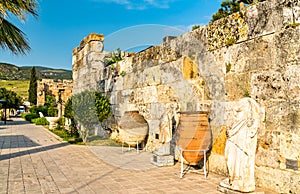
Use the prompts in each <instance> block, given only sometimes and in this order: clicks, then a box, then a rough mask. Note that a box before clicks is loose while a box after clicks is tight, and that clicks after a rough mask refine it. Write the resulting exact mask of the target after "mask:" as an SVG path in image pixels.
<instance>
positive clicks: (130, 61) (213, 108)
mask: <svg viewBox="0 0 300 194" xmlns="http://www.w3.org/2000/svg"><path fill="white" fill-rule="evenodd" d="M299 6H300V5H299V1H289V0H270V1H265V2H263V3H260V4H256V5H253V6H251V7H246V9H245V10H243V12H242V13H238V14H234V15H232V16H230V17H228V18H225V19H221V20H219V21H216V22H214V23H212V24H209V25H208V26H205V27H202V28H199V29H197V30H194V31H192V32H189V33H186V34H183V35H182V36H180V37H177V38H175V39H166V40H165V42H164V43H163V44H161V45H158V46H154V47H150V48H148V49H146V50H145V51H142V52H140V53H137V54H135V55H133V56H132V55H130V56H128V57H125V58H124V60H122V61H120V62H118V63H117V64H114V65H112V66H108V67H105V66H104V64H103V58H104V57H105V56H103V55H104V53H103V52H102V47H101V48H100V47H99V48H100V49H99V48H97V47H92V46H91V45H90V44H91V43H92V44H95V45H98V44H99V45H102V41H103V39H99V40H92V41H90V42H89V41H86V39H84V44H85V45H84V44H82V45H81V46H80V48H81V51H80V49H78V48H77V49H75V52H73V78H74V84H75V87H76V92H78V91H81V90H83V89H98V90H100V91H101V92H103V93H105V94H106V95H107V96H108V97H110V100H111V103H112V110H113V117H112V118H113V119H111V120H110V121H109V122H108V123H107V125H108V126H109V127H110V128H112V129H116V126H117V123H118V121H119V120H120V118H122V116H123V115H124V112H125V111H139V113H140V114H141V115H143V116H144V118H145V119H146V121H147V122H148V125H149V136H148V141H147V145H146V149H147V150H148V151H154V150H156V149H157V148H158V147H160V146H161V145H162V143H163V139H162V136H163V133H164V131H162V129H161V126H162V122H163V120H164V117H165V116H166V115H171V117H172V119H173V120H174V122H173V123H172V128H173V129H172V130H173V140H172V144H173V145H176V135H178V134H177V133H180V132H178V131H177V130H176V126H177V124H178V115H179V113H180V111H201V110H202V111H207V110H208V111H210V129H211V130H212V135H213V147H212V151H211V153H210V156H209V168H210V171H214V172H217V173H220V174H224V175H226V174H227V169H226V165H225V160H224V156H223V155H224V147H225V141H226V134H225V131H226V127H227V126H229V123H230V122H231V120H232V117H231V115H230V112H231V111H232V110H231V109H232V106H231V105H232V102H235V101H238V100H239V99H241V98H243V97H251V98H253V99H254V100H256V101H257V102H258V103H259V105H260V107H261V110H260V112H261V125H260V129H259V132H258V147H257V154H256V169H255V173H256V184H257V185H258V186H261V187H265V188H269V189H272V190H274V191H277V192H280V193H289V192H292V193H299V192H300V188H299V184H300V172H299V170H300V146H299V145H300V101H299V96H300V95H299V94H300V93H299V89H300V78H299V76H298V75H299V74H300V62H299V57H300V47H299V39H300V26H299V25H298V24H299V23H300V17H299V15H300V14H299V13H300V11H299V10H300V7H299ZM87 39H89V38H87ZM89 40H91V39H89ZM83 48H87V49H86V51H83V50H85V49H83ZM95 49H96V50H95ZM96 53H97V56H99V58H97V57H88V56H89V55H92V56H95V55H96ZM100 56H101V57H103V58H101V57H100ZM101 61H102V62H101ZM91 72H92V73H91ZM121 72H123V73H121ZM74 90H75V89H74ZM114 136H115V137H116V138H117V134H114ZM173 148H174V146H173ZM175 150H176V149H175ZM175 155H176V153H175Z"/></svg>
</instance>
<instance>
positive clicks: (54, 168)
mask: <svg viewBox="0 0 300 194" xmlns="http://www.w3.org/2000/svg"><path fill="white" fill-rule="evenodd" d="M149 157H151V155H150V154H149V153H146V152H141V153H139V154H137V153H133V152H125V153H123V154H122V153H121V148H120V147H117V148H116V147H113V148H108V147H100V148H97V147H92V148H91V147H88V146H77V145H69V144H67V143H65V142H62V141H61V140H60V139H59V138H57V136H55V135H53V134H52V133H50V132H48V131H46V129H44V128H43V127H41V126H35V125H33V124H30V123H28V122H25V121H23V120H21V119H19V118H18V119H14V121H12V122H8V125H6V126H5V125H1V124H0V174H1V176H0V193H13V194H15V193H17V194H18V193H30V194H31V193H33V194H36V193H68V194H74V193H80V194H81V193H87V194H91V193H130V194H136V193H219V192H218V191H217V185H218V183H219V182H220V181H221V180H222V179H223V178H224V177H221V176H218V175H215V174H212V173H210V174H209V175H208V178H207V179H205V178H204V177H203V175H198V174H194V173H188V174H186V175H185V176H184V178H183V179H180V178H179V165H176V166H172V167H163V168H158V167H155V166H152V165H151V164H150V158H149ZM119 160H122V162H120V161H119ZM143 164H144V165H143Z"/></svg>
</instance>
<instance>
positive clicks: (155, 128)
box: [147, 119, 160, 137]
mask: <svg viewBox="0 0 300 194" xmlns="http://www.w3.org/2000/svg"><path fill="white" fill-rule="evenodd" d="M147 122H148V124H149V134H154V135H153V137H155V134H159V123H160V120H158V119H157V120H147Z"/></svg>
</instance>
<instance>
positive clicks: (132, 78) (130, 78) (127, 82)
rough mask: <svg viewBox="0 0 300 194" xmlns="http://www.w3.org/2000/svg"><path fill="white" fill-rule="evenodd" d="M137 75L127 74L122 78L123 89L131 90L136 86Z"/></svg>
mask: <svg viewBox="0 0 300 194" xmlns="http://www.w3.org/2000/svg"><path fill="white" fill-rule="evenodd" d="M138 76H139V75H138V73H128V74H126V76H124V80H123V81H124V89H132V88H135V87H136V85H137V80H138Z"/></svg>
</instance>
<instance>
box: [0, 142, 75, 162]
mask: <svg viewBox="0 0 300 194" xmlns="http://www.w3.org/2000/svg"><path fill="white" fill-rule="evenodd" d="M67 145H69V144H68V143H60V144H54V145H50V146H44V147H39V148H34V149H31V150H25V151H20V152H16V153H12V154H4V155H0V161H2V160H9V159H11V158H16V157H20V156H24V155H28V154H34V153H39V152H44V151H47V150H52V149H56V148H60V147H64V146H67Z"/></svg>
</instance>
